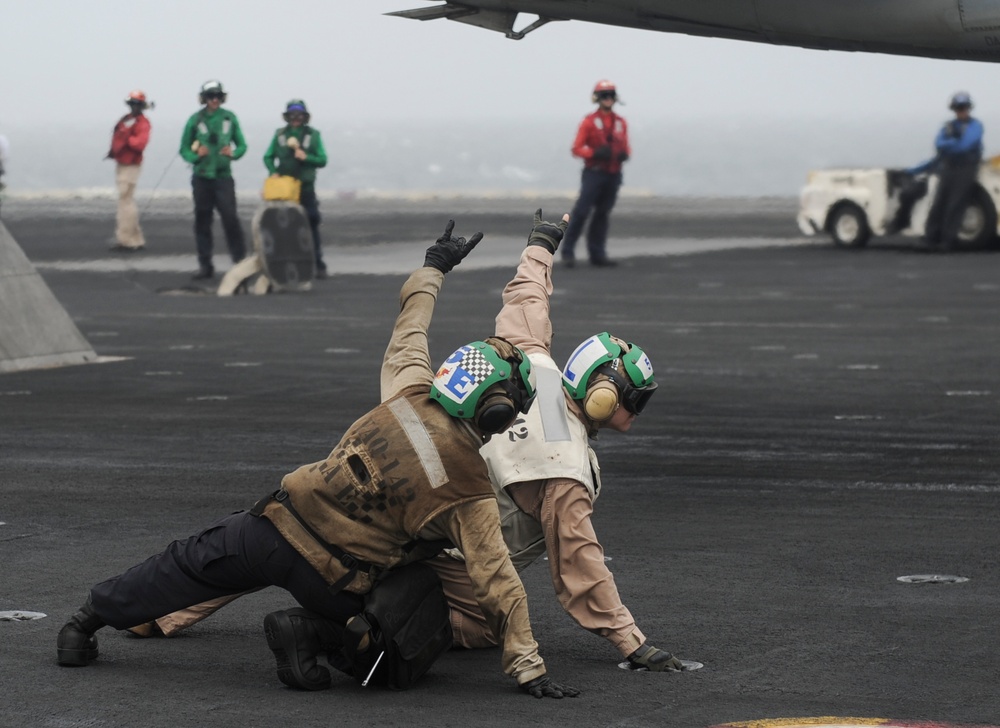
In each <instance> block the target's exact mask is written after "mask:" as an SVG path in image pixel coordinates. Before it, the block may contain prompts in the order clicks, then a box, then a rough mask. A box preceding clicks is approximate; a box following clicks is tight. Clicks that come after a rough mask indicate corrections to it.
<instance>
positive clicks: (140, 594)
mask: <svg viewBox="0 0 1000 728" xmlns="http://www.w3.org/2000/svg"><path fill="white" fill-rule="evenodd" d="M265 586H279V587H281V588H282V589H285V590H287V591H288V592H290V593H291V595H292V596H293V597H295V599H296V600H297V601H298V602H299V604H301V605H302V606H303V607H305V608H307V609H309V610H311V611H314V612H318V613H319V614H322V615H323V616H325V617H327V618H329V619H332V620H334V621H336V622H339V623H340V624H343V623H344V622H346V621H347V620H348V619H349V618H350V617H352V616H354V615H355V614H358V613H360V612H361V610H362V608H363V606H364V601H363V597H361V596H360V595H358V594H353V593H351V592H347V591H340V592H337V593H336V594H334V593H332V592H331V591H330V587H329V585H328V584H327V583H326V580H325V579H323V577H322V576H320V574H319V572H318V571H316V570H315V569H314V568H313V567H312V566H311V565H310V564H309V562H308V561H306V560H305V558H303V557H302V555H301V554H299V552H298V551H296V550H295V549H294V548H293V547H292V546H291V544H289V543H288V541H286V540H285V539H284V537H282V535H281V534H280V533H279V532H278V529H276V528H275V527H274V525H273V524H272V523H271V522H270V521H269V520H267V519H266V518H258V517H255V516H251V515H250V514H249V513H247V512H241V513H234V514H232V515H230V516H226V517H225V518H223V519H222V520H220V521H217V522H215V523H213V524H212V525H211V526H209V527H208V528H206V529H205V530H204V531H202V532H201V533H198V534H195V535H194V536H191V537H190V538H187V539H184V540H183V541H174V542H173V543H171V544H170V545H169V546H167V548H166V549H165V550H164V551H163V553H160V554H157V555H156V556H151V557H150V558H148V559H146V561H144V562H142V563H141V564H139V565H138V566H133V567H132V568H131V569H129V570H128V571H126V572H125V573H123V574H120V575H119V576H115V577H113V578H111V579H108V580H107V581H102V582H101V583H100V584H98V585H96V586H95V587H94V588H93V589H91V590H90V597H91V601H92V603H93V607H94V611H96V612H97V615H98V616H99V617H100V618H101V619H102V620H104V622H106V623H107V624H109V625H110V626H112V627H114V628H116V629H128V628H129V627H134V626H135V625H137V624H143V623H145V622H149V621H151V620H154V619H157V618H159V617H162V616H164V615H166V614H170V613H171V612H175V611H177V610H178V609H184V608H185V607H190V606H193V605H195V604H200V603H201V602H204V601H208V600H209V599H215V598H216V597H221V596H226V595H229V594H239V593H241V592H244V591H247V590H249V589H254V588H258V587H265Z"/></svg>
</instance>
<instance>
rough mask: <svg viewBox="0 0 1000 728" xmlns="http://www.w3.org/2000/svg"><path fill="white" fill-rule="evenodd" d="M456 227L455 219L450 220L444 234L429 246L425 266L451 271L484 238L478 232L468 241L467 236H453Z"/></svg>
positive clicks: (443, 271) (446, 271)
mask: <svg viewBox="0 0 1000 728" xmlns="http://www.w3.org/2000/svg"><path fill="white" fill-rule="evenodd" d="M454 228H455V221H454V220H449V221H448V225H447V226H446V227H445V229H444V235H442V236H441V237H440V238H438V239H437V242H436V243H434V245H432V246H431V247H429V248H427V254H426V255H425V256H424V267H425V268H437V269H438V270H439V271H441V272H442V273H449V272H451V269H452V268H454V267H455V266H456V265H458V264H459V263H461V262H462V259H463V258H464V257H465V256H467V255H468V254H469V253H471V252H472V249H473V248H475V247H476V246H477V245H478V244H479V241H480V240H482V239H483V234H482V233H476V234H475V235H473V236H472V237H471V238H469V239H468V241H466V239H465V238H453V237H452V236H451V231H452V230H453V229H454Z"/></svg>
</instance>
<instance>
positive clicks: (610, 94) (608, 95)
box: [597, 91, 618, 99]
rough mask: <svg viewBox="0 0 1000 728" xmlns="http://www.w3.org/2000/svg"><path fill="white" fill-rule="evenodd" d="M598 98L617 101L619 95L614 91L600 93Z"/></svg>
mask: <svg viewBox="0 0 1000 728" xmlns="http://www.w3.org/2000/svg"><path fill="white" fill-rule="evenodd" d="M597 98H599V99H617V98H618V94H617V93H616V92H614V91H598V92H597Z"/></svg>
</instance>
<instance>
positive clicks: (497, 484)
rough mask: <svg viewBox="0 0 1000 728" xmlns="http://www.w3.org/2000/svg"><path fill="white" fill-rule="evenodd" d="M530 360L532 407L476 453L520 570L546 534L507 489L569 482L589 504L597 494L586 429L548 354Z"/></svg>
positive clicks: (596, 473) (598, 483)
mask: <svg viewBox="0 0 1000 728" xmlns="http://www.w3.org/2000/svg"><path fill="white" fill-rule="evenodd" d="M528 359H530V360H531V366H532V368H533V369H534V371H535V378H536V382H537V384H538V396H537V397H536V399H535V402H534V404H533V405H532V407H531V409H530V410H529V411H528V414H526V415H521V416H520V417H518V419H517V420H516V421H515V422H514V424H513V425H511V427H510V428H509V429H508V430H506V431H504V432H502V433H500V434H498V435H494V436H493V437H492V438H490V441H489V442H488V443H486V444H485V445H483V447H482V448H481V449H480V450H479V452H480V454H481V455H482V456H483V459H484V460H486V467H487V468H488V469H489V473H490V482H492V483H493V490H494V491H496V495H497V503H498V505H499V507H500V524H501V526H502V529H503V539H504V541H505V542H506V543H507V548H508V550H509V551H510V558H511V561H512V562H513V563H514V567H515V568H516V569H517V570H518V571H521V570H522V569H524V568H525V567H527V566H528V565H529V564H530V563H532V562H533V561H534V560H535V559H537V558H538V557H539V556H541V555H542V554H544V553H545V533H544V531H543V530H542V524H540V523H539V522H538V521H536V520H535V519H534V518H532V517H531V516H529V515H528V514H527V513H525V512H524V511H522V510H521V509H520V508H518V507H517V504H515V503H514V501H513V499H512V498H511V497H510V496H509V495H508V494H507V491H506V486H508V485H510V484H511V483H522V482H525V481H529V480H544V479H548V478H571V479H573V480H576V481H578V482H580V483H582V484H583V485H584V487H586V489H587V491H588V492H589V493H590V497H591V500H597V496H598V494H599V493H600V492H601V470H600V467H599V466H598V463H597V455H596V454H595V453H594V451H593V450H592V449H591V448H590V445H589V444H588V440H587V428H586V426H585V425H584V424H583V423H582V422H580V420H579V419H578V418H577V417H576V416H575V415H574V414H573V413H572V412H571V411H570V410H569V407H568V405H567V402H566V394H565V391H564V389H563V386H562V372H561V371H560V370H559V367H558V366H556V363H555V362H554V361H553V360H552V357H550V356H548V355H546V354H538V353H535V354H529V355H528Z"/></svg>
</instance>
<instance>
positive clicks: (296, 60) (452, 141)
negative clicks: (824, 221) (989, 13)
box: [0, 0, 1000, 195]
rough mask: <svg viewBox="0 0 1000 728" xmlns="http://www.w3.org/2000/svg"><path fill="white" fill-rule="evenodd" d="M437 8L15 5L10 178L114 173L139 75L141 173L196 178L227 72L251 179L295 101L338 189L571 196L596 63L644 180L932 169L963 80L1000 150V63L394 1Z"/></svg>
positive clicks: (100, 178)
mask: <svg viewBox="0 0 1000 728" xmlns="http://www.w3.org/2000/svg"><path fill="white" fill-rule="evenodd" d="M691 1H692V2H697V1H698V0H691ZM831 1H835V0H831ZM429 5H430V3H426V2H422V0H297V2H295V3H288V4H284V3H278V2H264V1H263V0H200V1H195V0H160V1H154V0H87V1H86V2H84V1H82V0H32V1H31V2H26V1H25V2H18V1H16V0H7V2H5V3H4V4H3V5H2V9H0V132H4V133H6V134H7V135H8V136H10V138H11V160H10V164H9V169H8V172H9V175H8V176H9V177H10V179H9V180H8V184H11V185H14V186H17V187H18V188H19V189H53V188H74V189H75V188H81V187H92V186H100V187H106V186H108V185H110V183H111V178H110V176H109V167H108V166H107V165H106V164H102V163H101V162H100V160H101V158H102V157H103V156H104V153H105V151H106V150H107V144H108V138H109V132H110V128H111V125H112V124H113V123H114V121H116V120H117V118H118V117H119V116H120V115H121V114H122V113H124V111H125V107H124V104H123V103H122V100H123V98H124V96H125V95H126V93H127V92H128V91H129V90H130V89H132V88H136V87H139V88H142V89H144V90H145V91H146V92H147V93H148V94H149V97H150V98H151V99H153V100H155V101H156V104H157V108H156V109H155V111H153V112H152V113H151V119H152V120H153V126H154V134H153V137H154V138H153V142H152V143H151V145H150V148H149V149H148V150H147V158H146V161H147V165H146V166H147V167H148V168H149V171H148V172H147V173H145V174H144V175H143V178H142V180H141V182H140V186H143V187H147V188H149V187H153V186H158V187H160V188H162V189H164V190H167V189H176V190H181V189H183V188H185V187H186V186H187V184H188V182H187V174H188V171H187V168H186V166H185V165H183V164H179V163H177V153H176V149H177V146H176V145H177V140H178V139H179V134H180V130H181V128H182V127H183V124H184V121H185V120H186V119H187V117H188V116H189V115H190V114H191V113H193V112H194V111H195V110H196V109H197V108H198V102H197V92H198V89H199V87H200V86H201V84H202V83H203V82H204V81H206V80H207V79H211V78H218V79H221V80H222V81H223V83H224V84H225V85H226V88H227V90H228V91H229V102H228V106H229V108H230V109H232V110H233V111H235V112H236V113H237V115H238V116H239V118H240V120H241V122H242V124H243V128H244V131H245V133H246V134H247V138H248V141H249V143H250V147H251V151H250V153H249V154H248V158H249V160H250V161H247V162H241V163H240V164H239V165H237V170H236V172H235V174H236V176H237V177H238V184H239V185H241V186H248V187H247V188H252V187H256V186H257V185H259V184H260V176H261V174H262V170H263V169H264V168H263V166H262V164H261V163H260V155H261V154H262V152H263V150H264V149H265V148H266V144H267V142H268V140H269V139H270V134H271V133H272V132H273V130H274V129H275V127H277V126H278V125H280V124H281V112H282V110H283V109H284V104H285V102H286V101H287V100H288V99H290V98H294V97H302V98H305V99H306V101H307V102H308V104H309V107H310V110H311V111H312V112H313V123H314V124H315V125H316V126H317V128H319V129H320V130H321V131H322V133H323V138H324V141H325V142H326V146H327V149H328V150H329V151H330V152H331V154H332V157H331V159H332V162H331V164H330V165H329V166H328V167H327V169H326V170H324V172H323V174H322V175H321V180H320V182H319V184H320V186H321V187H323V188H325V189H337V190H355V189H396V190H409V189H415V188H435V189H445V188H447V189H467V190H472V189H474V188H478V189H493V188H502V189H508V190H510V189H522V188H524V187H530V186H537V187H538V188H539V189H563V190H572V189H573V188H574V187H575V186H576V184H577V182H576V177H577V175H578V174H579V172H578V170H579V162H578V160H575V159H573V158H571V156H570V154H569V146H570V142H571V140H572V137H573V134H574V133H575V130H576V126H577V124H578V123H579V120H580V119H581V118H582V116H583V115H584V114H586V113H588V112H589V111H590V110H591V109H592V108H593V107H592V105H591V103H590V92H591V89H592V88H593V85H594V82H595V81H597V80H598V79H600V78H610V79H611V80H613V81H614V82H615V83H616V84H617V85H618V88H619V93H620V96H621V98H623V99H624V100H625V102H626V106H625V107H624V108H623V109H621V111H622V112H623V113H624V115H625V116H626V118H627V119H628V120H629V122H630V125H631V130H632V137H633V139H632V141H633V147H634V149H635V154H634V155H633V159H632V160H631V161H630V162H629V168H628V174H627V178H626V185H627V187H628V188H629V189H630V190H636V191H639V190H650V191H653V192H656V193H660V194H724V195H759V194H795V193H796V192H797V190H798V189H799V187H800V186H801V184H802V181H803V180H804V179H805V175H806V172H807V170H809V169H815V168H820V167H829V166H843V165H860V166H880V165H885V166H906V165H911V164H915V163H917V162H919V161H921V160H923V159H925V158H927V157H928V156H930V155H931V153H932V139H933V136H934V134H935V132H936V130H937V128H938V125H939V124H940V123H941V122H942V121H944V120H945V119H946V118H948V117H949V115H950V114H949V112H948V110H947V102H948V99H949V97H950V96H951V94H952V93H953V92H954V91H956V90H959V89H967V90H969V91H970V92H971V93H972V95H973V98H974V99H975V101H976V110H975V113H976V115H977V116H978V117H979V118H980V119H982V120H983V122H984V124H985V125H986V130H987V133H986V144H987V152H988V153H991V154H994V153H1000V141H998V142H997V144H996V145H994V144H991V142H992V140H993V135H994V133H993V132H991V129H997V128H1000V95H998V94H996V93H994V89H995V88H996V81H997V79H998V78H1000V64H996V65H994V64H983V63H972V62H956V61H941V60H931V59H920V58H904V57H895V56H887V55H878V54H856V53H843V52H824V51H810V50H804V49H798V48H783V47H776V46H769V45H764V44H755V43H741V42H737V41H729V40H719V39H707V38H693V37H688V36H684V35H676V34H666V33H654V32H650V31H641V30H632V29H627V28H613V27H609V26H601V25H594V24H588V23H581V22H575V21H570V22H562V23H551V24H549V25H547V26H545V27H543V28H541V29H540V30H538V31H537V32H535V33H532V34H531V35H529V36H528V37H527V38H525V39H524V40H521V41H512V40H508V39H506V38H504V37H503V36H502V35H501V34H499V33H492V32H489V31H486V30H482V29H480V28H475V27H472V26H469V25H465V24H462V23H456V22H451V21H446V20H437V21H429V22H417V21H413V20H406V19H403V18H393V17H386V16H385V15H383V13H386V12H390V11H393V10H403V9H408V8H413V7H424V6H429ZM528 20H530V19H525V22H527V21H528ZM520 25H521V24H519V26H520ZM428 122H430V123H428ZM408 124H409V125H410V126H407V125H408ZM997 139H998V140H1000V134H998V136H997Z"/></svg>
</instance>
